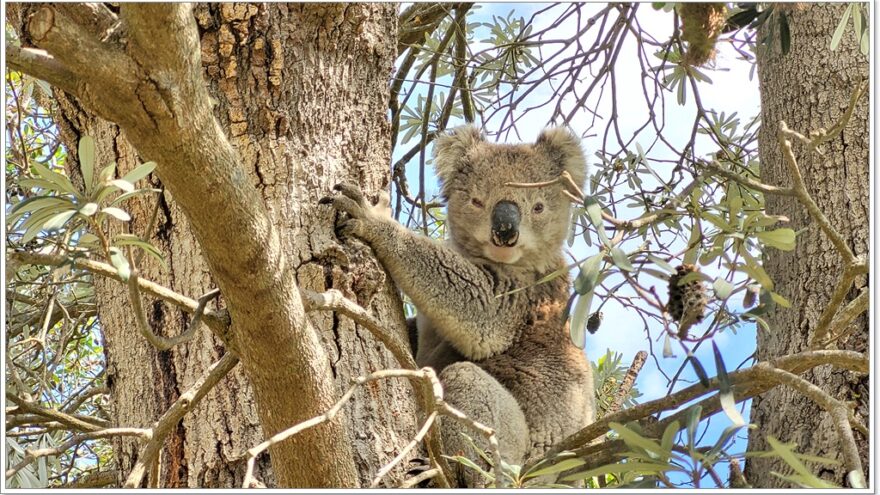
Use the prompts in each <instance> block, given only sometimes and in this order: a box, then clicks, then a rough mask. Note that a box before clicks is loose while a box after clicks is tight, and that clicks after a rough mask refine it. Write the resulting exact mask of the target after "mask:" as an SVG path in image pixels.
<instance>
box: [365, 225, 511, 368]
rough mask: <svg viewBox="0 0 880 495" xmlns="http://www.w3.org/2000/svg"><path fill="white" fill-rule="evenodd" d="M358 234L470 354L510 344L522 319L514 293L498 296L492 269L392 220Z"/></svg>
mask: <svg viewBox="0 0 880 495" xmlns="http://www.w3.org/2000/svg"><path fill="white" fill-rule="evenodd" d="M354 234H355V235H356V236H357V237H359V238H360V239H362V240H363V241H365V242H366V243H367V244H369V245H370V247H372V248H373V251H374V252H375V253H376V257H377V258H379V261H380V262H381V263H382V265H383V266H384V267H385V269H386V270H388V272H389V273H390V274H391V277H392V278H393V279H394V282H395V283H396V284H397V286H398V287H399V288H400V289H401V290H403V292H405V293H406V294H407V295H408V296H409V297H410V298H411V299H412V300H413V302H414V303H415V305H416V307H417V308H418V310H419V311H421V312H424V313H425V315H426V316H427V317H428V319H430V320H431V323H432V324H433V325H434V327H435V329H436V330H437V331H438V333H440V334H441V336H442V337H443V338H444V339H445V340H447V341H448V342H449V343H451V344H452V345H453V347H455V348H456V349H457V350H458V351H459V352H461V353H462V354H463V355H464V356H465V357H467V358H469V359H474V360H478V359H483V358H486V357H489V356H492V355H494V354H497V353H499V352H502V351H504V350H505V349H507V348H508V347H509V346H510V344H511V342H512V341H513V338H514V334H515V331H516V328H515V325H517V324H518V322H519V321H521V318H518V317H517V316H518V315H517V314H515V313H516V309H517V308H516V307H515V305H511V304H509V302H510V299H509V298H497V297H495V284H494V280H493V277H492V275H491V274H490V273H488V272H486V271H485V270H483V269H481V268H479V267H478V266H476V265H474V264H473V263H471V262H470V261H469V260H468V259H467V258H465V257H464V256H462V255H461V254H459V253H457V252H456V251H454V250H452V249H449V248H448V247H446V246H444V245H443V244H441V243H439V242H437V241H435V240H433V239H429V238H427V237H424V236H420V235H418V234H415V233H413V232H411V231H409V230H406V229H404V228H403V227H402V226H400V225H399V224H397V223H396V222H393V221H382V220H374V221H370V222H364V223H363V224H362V226H361V227H360V228H359V229H358V231H357V232H355V233H354Z"/></svg>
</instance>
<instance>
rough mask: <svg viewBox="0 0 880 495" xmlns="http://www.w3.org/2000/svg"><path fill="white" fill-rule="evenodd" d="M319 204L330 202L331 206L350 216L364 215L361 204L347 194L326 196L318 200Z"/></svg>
mask: <svg viewBox="0 0 880 495" xmlns="http://www.w3.org/2000/svg"><path fill="white" fill-rule="evenodd" d="M318 203H319V204H330V205H333V208H335V209H337V210H339V211H341V212H344V213H348V215H349V216H350V217H352V218H364V217H366V211H365V209H364V207H363V205H362V204H360V203H358V202H357V201H355V200H353V199H351V198H349V197H348V196H342V195H340V196H327V197H324V198H321V200H320V201H318Z"/></svg>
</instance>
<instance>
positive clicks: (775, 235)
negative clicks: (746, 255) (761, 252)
mask: <svg viewBox="0 0 880 495" xmlns="http://www.w3.org/2000/svg"><path fill="white" fill-rule="evenodd" d="M756 235H757V237H758V239H759V240H760V241H761V242H763V243H764V244H766V245H768V246H772V247H775V248H776V249H779V250H781V251H791V250H792V249H794V248H795V237H796V236H795V233H794V230H792V229H789V228H787V227H786V228H781V229H776V230H770V231H764V232H758V233H757V234H756Z"/></svg>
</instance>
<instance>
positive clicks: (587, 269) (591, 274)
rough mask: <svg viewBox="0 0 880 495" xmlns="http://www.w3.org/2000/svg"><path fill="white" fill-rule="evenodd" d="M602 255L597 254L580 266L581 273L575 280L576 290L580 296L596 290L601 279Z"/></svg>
mask: <svg viewBox="0 0 880 495" xmlns="http://www.w3.org/2000/svg"><path fill="white" fill-rule="evenodd" d="M601 263H602V254H601V253H599V254H595V255H593V256H590V257H589V258H587V259H586V260H585V261H584V262H583V263H581V266H580V272H579V273H578V276H577V277H576V278H575V279H574V290H575V292H577V293H578V294H580V295H584V294H587V293H589V292H592V291H593V289H595V288H596V282H597V281H598V279H599V271H600V265H601Z"/></svg>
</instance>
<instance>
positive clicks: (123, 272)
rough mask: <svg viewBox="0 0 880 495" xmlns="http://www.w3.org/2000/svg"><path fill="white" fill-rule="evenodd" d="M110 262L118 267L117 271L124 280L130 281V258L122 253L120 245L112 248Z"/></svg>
mask: <svg viewBox="0 0 880 495" xmlns="http://www.w3.org/2000/svg"><path fill="white" fill-rule="evenodd" d="M110 264H112V265H113V266H114V267H115V268H116V273H118V274H119V278H120V279H122V281H123V282H128V279H129V277H130V276H131V266H130V265H129V264H128V258H126V257H125V255H124V254H122V250H121V249H119V248H118V247H111V248H110Z"/></svg>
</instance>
